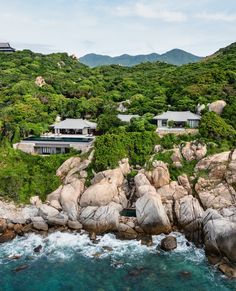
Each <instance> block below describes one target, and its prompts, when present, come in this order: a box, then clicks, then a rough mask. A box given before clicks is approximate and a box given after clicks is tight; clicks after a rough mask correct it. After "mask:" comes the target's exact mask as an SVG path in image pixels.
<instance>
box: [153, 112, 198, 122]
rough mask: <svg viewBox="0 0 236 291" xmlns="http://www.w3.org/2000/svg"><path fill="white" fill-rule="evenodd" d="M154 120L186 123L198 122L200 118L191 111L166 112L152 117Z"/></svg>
mask: <svg viewBox="0 0 236 291" xmlns="http://www.w3.org/2000/svg"><path fill="white" fill-rule="evenodd" d="M154 119H156V120H173V121H188V120H200V119H201V116H200V115H197V114H194V113H192V112H191V111H167V112H164V113H162V114H160V115H157V116H155V117H154Z"/></svg>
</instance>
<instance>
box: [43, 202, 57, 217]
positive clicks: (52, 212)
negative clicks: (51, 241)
mask: <svg viewBox="0 0 236 291" xmlns="http://www.w3.org/2000/svg"><path fill="white" fill-rule="evenodd" d="M58 214H59V211H58V210H57V209H55V208H53V207H51V206H49V205H47V204H43V205H42V206H41V207H40V208H39V215H40V216H41V217H43V218H44V219H47V218H48V217H53V216H57V215H58Z"/></svg>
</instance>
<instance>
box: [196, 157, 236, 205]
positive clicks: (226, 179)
mask: <svg viewBox="0 0 236 291" xmlns="http://www.w3.org/2000/svg"><path fill="white" fill-rule="evenodd" d="M195 171H196V172H197V173H200V177H199V179H198V181H197V183H196V185H195V190H196V192H197V193H198V196H199V198H200V200H201V203H202V205H203V206H204V208H205V209H207V208H213V209H222V208H228V207H231V206H233V205H235V202H236V189H235V182H236V174H235V173H236V153H235V151H232V152H224V153H220V154H216V155H212V156H209V157H206V158H204V159H203V160H201V161H200V162H199V163H198V164H197V165H196V167H195ZM202 171H203V172H205V173H207V175H205V176H204V177H201V172H202Z"/></svg>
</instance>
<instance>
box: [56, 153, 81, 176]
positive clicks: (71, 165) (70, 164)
mask: <svg viewBox="0 0 236 291" xmlns="http://www.w3.org/2000/svg"><path fill="white" fill-rule="evenodd" d="M80 164H81V159H80V157H71V158H69V159H68V160H66V161H65V162H64V163H63V164H62V165H61V166H60V167H59V168H58V170H57V173H56V175H57V176H58V177H60V178H61V179H62V180H63V179H64V178H65V177H66V176H67V175H68V173H69V172H70V171H71V170H72V169H75V168H77V167H79V166H80Z"/></svg>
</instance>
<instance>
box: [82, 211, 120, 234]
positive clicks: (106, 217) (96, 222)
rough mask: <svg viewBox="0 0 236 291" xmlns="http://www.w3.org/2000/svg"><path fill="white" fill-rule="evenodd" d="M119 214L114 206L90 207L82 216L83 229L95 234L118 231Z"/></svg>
mask: <svg viewBox="0 0 236 291" xmlns="http://www.w3.org/2000/svg"><path fill="white" fill-rule="evenodd" d="M119 215H120V214H119V212H118V210H117V209H116V208H115V207H114V206H101V207H95V206H88V207H86V208H84V209H83V210H82V212H81V215H80V221H81V223H82V225H83V227H84V228H85V229H86V230H88V231H90V232H95V233H104V232H106V231H112V230H117V228H118V225H119Z"/></svg>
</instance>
